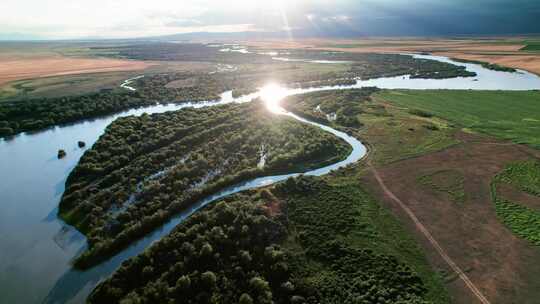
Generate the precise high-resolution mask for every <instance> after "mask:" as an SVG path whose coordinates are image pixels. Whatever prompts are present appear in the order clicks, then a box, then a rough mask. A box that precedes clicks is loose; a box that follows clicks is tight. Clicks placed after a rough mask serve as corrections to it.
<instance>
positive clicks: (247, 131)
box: [59, 101, 351, 268]
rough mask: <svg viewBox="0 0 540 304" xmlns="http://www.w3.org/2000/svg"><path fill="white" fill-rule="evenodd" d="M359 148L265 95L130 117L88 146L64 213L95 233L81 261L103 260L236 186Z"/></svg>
mask: <svg viewBox="0 0 540 304" xmlns="http://www.w3.org/2000/svg"><path fill="white" fill-rule="evenodd" d="M350 151H351V147H350V146H349V145H348V144H346V143H345V142H344V141H342V140H340V139H338V138H337V137H334V136H333V135H331V134H330V133H327V132H324V131H322V130H319V129H318V128H316V127H313V126H309V125H306V124H303V123H300V122H297V121H296V120H294V119H292V118H289V117H285V116H281V115H275V114H271V113H270V112H269V111H268V110H267V109H266V107H265V105H264V104H263V103H262V102H259V101H254V102H252V103H249V104H231V105H224V106H216V107H211V108H202V109H184V110H180V111H175V112H168V113H165V114H154V115H143V116H141V117H126V118H121V119H119V120H117V121H115V122H114V123H113V124H111V125H110V126H109V127H107V129H106V131H105V134H104V135H102V136H101V137H100V138H99V140H98V141H97V142H96V143H95V144H94V146H93V147H92V148H91V149H90V150H88V151H86V152H85V154H84V155H83V157H82V158H81V160H80V162H79V164H78V165H77V166H76V167H75V169H74V170H73V171H72V172H71V174H70V175H69V177H68V180H67V183H66V191H65V193H64V195H63V197H62V200H61V202H60V209H59V213H60V217H61V218H62V219H64V220H65V221H66V222H68V223H70V224H72V225H74V226H75V227H77V228H78V229H79V230H80V231H82V232H83V233H84V234H85V235H86V236H87V237H88V243H89V249H88V250H87V251H86V252H84V253H83V254H82V255H81V256H79V257H78V258H77V260H76V263H75V265H76V266H77V267H80V268H86V267H89V266H91V265H95V264H96V263H98V262H100V261H102V260H104V259H106V258H108V257H110V256H111V255H113V254H114V253H116V252H118V251H119V250H121V249H123V248H124V247H126V246H127V245H129V244H130V243H131V242H133V241H134V240H135V239H138V238H140V237H142V236H144V235H145V234H146V233H148V232H150V231H152V230H153V229H155V228H157V227H159V226H160V225H161V224H163V223H164V222H165V221H167V220H168V219H169V218H170V217H171V216H173V215H175V214H177V213H178V212H180V211H182V210H184V209H186V208H189V207H190V206H191V205H192V204H194V203H196V202H197V201H198V200H200V199H202V198H204V197H206V196H207V195H209V194H213V193H216V192H218V191H219V190H221V189H224V188H225V187H227V186H231V185H234V184H237V183H239V182H242V181H246V180H248V179H251V178H254V177H259V176H263V175H272V174H279V173H288V172H303V171H305V170H307V169H310V168H318V167H322V166H324V165H326V164H332V163H335V162H337V161H339V160H342V159H344V158H345V157H346V156H347V155H348V154H349V153H350Z"/></svg>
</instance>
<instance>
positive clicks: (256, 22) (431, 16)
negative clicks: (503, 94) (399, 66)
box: [0, 0, 540, 40]
mask: <svg viewBox="0 0 540 304" xmlns="http://www.w3.org/2000/svg"><path fill="white" fill-rule="evenodd" d="M538 20H540V1H539V0H533V1H531V0H265V1H256V0H152V1H149V0H84V1H82V0H68V1H66V0H1V1H0V39H4V40H6V39H77V38H81V39H85V38H134V37H149V36H161V35H172V34H181V33H194V32H212V33H213V32H226V33H230V32H246V31H249V32H272V31H290V32H291V33H293V34H296V35H304V36H339V37H351V36H361V35H363V36H423V35H474V34H481V35H484V34H495V35H496V34H516V33H521V34H525V33H540V21H538Z"/></svg>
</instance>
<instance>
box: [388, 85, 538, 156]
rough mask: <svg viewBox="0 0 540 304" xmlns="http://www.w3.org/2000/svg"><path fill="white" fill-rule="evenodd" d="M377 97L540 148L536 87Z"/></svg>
mask: <svg viewBox="0 0 540 304" xmlns="http://www.w3.org/2000/svg"><path fill="white" fill-rule="evenodd" d="M378 97H380V98H382V99H384V100H387V101H388V102H391V103H392V104H395V105H398V106H400V107H406V108H409V109H418V110H422V111H424V112H428V113H432V114H433V115H435V116H438V117H440V118H443V119H446V120H449V121H451V122H452V123H454V124H457V125H459V126H461V127H462V128H466V129H469V130H472V131H476V132H481V133H485V134H488V135H492V136H496V137H499V138H502V139H506V140H511V141H513V142H515V143H523V144H528V145H531V146H533V147H536V148H540V137H539V136H538V134H540V92H539V91H520V92H512V91H451V90H429V91H410V90H396V91H383V92H381V93H379V94H378Z"/></svg>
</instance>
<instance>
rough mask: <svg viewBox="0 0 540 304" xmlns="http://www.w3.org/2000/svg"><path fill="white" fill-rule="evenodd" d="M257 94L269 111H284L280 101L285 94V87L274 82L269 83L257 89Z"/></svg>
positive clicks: (278, 112)
mask: <svg viewBox="0 0 540 304" xmlns="http://www.w3.org/2000/svg"><path fill="white" fill-rule="evenodd" d="M259 96H260V97H261V99H262V101H263V102H264V104H265V105H266V107H267V108H268V110H270V112H272V113H276V114H280V113H284V112H285V110H283V108H282V107H281V105H280V102H281V100H282V99H283V98H285V97H286V96H287V89H286V88H284V87H282V86H279V85H277V84H275V83H269V84H267V85H265V86H264V87H263V88H261V89H260V90H259Z"/></svg>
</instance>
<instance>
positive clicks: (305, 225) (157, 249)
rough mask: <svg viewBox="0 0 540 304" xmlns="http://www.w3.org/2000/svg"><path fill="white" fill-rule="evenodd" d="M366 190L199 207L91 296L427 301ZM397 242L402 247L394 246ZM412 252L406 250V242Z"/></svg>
mask: <svg viewBox="0 0 540 304" xmlns="http://www.w3.org/2000/svg"><path fill="white" fill-rule="evenodd" d="M361 200H365V194H363V193H361V192H358V191H357V190H356V191H355V190H351V188H343V187H336V186H331V185H329V184H328V183H326V182H325V181H323V180H322V179H320V178H312V177H300V178H296V179H289V180H287V181H286V182H285V183H282V184H280V185H278V186H277V187H276V189H264V190H261V191H258V192H256V191H250V192H246V193H243V194H238V195H235V196H233V197H229V198H227V199H225V200H223V201H221V202H219V203H217V204H216V205H214V206H209V207H206V208H205V209H203V210H200V211H199V212H197V213H196V214H194V215H193V216H192V217H190V218H189V219H187V220H186V221H185V222H183V223H182V224H180V225H178V226H177V227H176V228H175V229H174V230H173V232H171V233H170V234H169V235H168V236H167V237H165V238H163V239H162V240H160V241H159V242H157V243H155V244H154V245H153V246H152V247H150V248H149V249H147V250H146V251H145V252H144V253H142V254H141V255H139V256H137V257H135V258H132V259H131V260H129V261H127V262H126V263H124V264H123V265H122V267H120V269H118V270H117V271H116V272H115V273H114V274H113V276H112V277H110V278H109V279H107V280H106V281H104V282H103V283H101V284H100V285H99V286H98V287H97V288H96V289H95V290H94V291H93V292H92V294H91V295H90V297H89V300H88V301H89V303H201V304H204V303H223V304H227V303H242V304H244V303H269V304H270V303H276V304H280V303H294V304H296V303H313V304H316V303H331V304H333V303H335V304H338V303H361V304H368V303H381V304H385V303H388V304H390V303H392V304H395V303H398V304H427V303H431V302H429V301H428V300H427V299H426V293H427V286H426V285H425V284H424V283H423V281H422V280H421V279H420V277H419V276H418V275H417V274H416V273H415V272H414V271H413V270H412V269H411V268H410V267H409V266H407V265H405V264H403V263H402V262H400V261H399V260H398V259H397V258H396V257H394V256H392V255H389V254H385V253H384V252H382V251H381V250H377V249H376V248H369V246H363V247H362V246H361V247H358V246H357V245H354V244H357V243H358V240H356V242H352V244H353V245H351V242H350V240H349V242H348V241H347V240H348V236H350V235H351V234H355V235H361V236H362V237H361V239H366V240H368V243H370V242H371V243H372V242H376V241H381V240H378V239H377V238H378V234H379V233H385V231H382V230H378V229H380V227H377V226H374V225H372V224H370V222H369V221H366V220H364V218H366V217H370V220H372V221H373V220H374V219H373V216H370V214H363V213H364V212H366V213H369V212H370V210H371V209H373V206H363V207H364V208H358V205H357V203H358V201H361ZM390 246H399V245H398V244H392V245H390ZM400 248H401V249H403V247H400Z"/></svg>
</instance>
